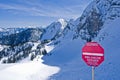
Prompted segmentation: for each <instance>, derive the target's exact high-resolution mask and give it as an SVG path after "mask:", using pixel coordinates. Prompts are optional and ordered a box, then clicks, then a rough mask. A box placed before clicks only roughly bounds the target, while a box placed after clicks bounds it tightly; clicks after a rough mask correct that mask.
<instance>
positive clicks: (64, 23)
mask: <svg viewBox="0 0 120 80" xmlns="http://www.w3.org/2000/svg"><path fill="white" fill-rule="evenodd" d="M58 21H59V22H60V23H61V29H62V30H63V29H64V28H65V27H66V26H67V22H66V21H65V20H64V19H62V18H61V19H58Z"/></svg>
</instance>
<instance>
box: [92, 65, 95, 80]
mask: <svg viewBox="0 0 120 80" xmlns="http://www.w3.org/2000/svg"><path fill="white" fill-rule="evenodd" d="M94 70H95V67H94V66H92V80H95V76H94Z"/></svg>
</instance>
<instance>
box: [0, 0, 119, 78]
mask: <svg viewBox="0 0 120 80" xmlns="http://www.w3.org/2000/svg"><path fill="white" fill-rule="evenodd" d="M119 25H120V1H119V0H93V1H92V2H91V3H90V4H89V5H88V7H87V8H86V9H85V10H84V12H83V14H82V15H81V16H80V17H79V18H77V19H76V20H72V19H71V20H70V21H66V20H64V19H59V20H58V21H56V22H53V23H51V24H50V25H49V26H48V27H47V28H45V29H41V28H27V29H3V28H1V29H0V62H1V63H6V64H0V80H19V79H20V80H21V79H22V80H88V79H91V67H90V66H87V65H86V64H85V63H84V61H83V60H82V58H81V55H82V52H81V49H82V47H83V46H84V44H85V43H86V42H88V41H96V42H98V43H100V44H101V45H102V46H103V48H104V50H105V61H104V62H103V63H102V64H101V65H100V66H99V67H96V68H95V80H119V77H120V74H119V72H120V69H119V67H120V63H119V56H120V54H119V52H120V49H119V48H120V45H119V44H120V42H119V40H120V34H119V33H120V30H119ZM12 30H13V32H9V31H12ZM8 63H12V64H8ZM5 76H7V77H5Z"/></svg>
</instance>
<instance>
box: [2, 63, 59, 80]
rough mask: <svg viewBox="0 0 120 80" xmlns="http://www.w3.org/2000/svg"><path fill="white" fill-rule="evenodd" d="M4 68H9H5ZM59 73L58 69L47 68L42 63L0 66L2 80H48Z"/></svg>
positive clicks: (53, 67)
mask: <svg viewBox="0 0 120 80" xmlns="http://www.w3.org/2000/svg"><path fill="white" fill-rule="evenodd" d="M1 66H2V68H1ZM3 66H7V67H4V68H3ZM58 71H59V68H58V67H55V66H47V65H44V64H42V63H41V62H40V61H33V62H28V63H18V64H9V65H5V64H0V80H47V79H48V78H49V76H51V75H53V74H55V73H57V72H58Z"/></svg>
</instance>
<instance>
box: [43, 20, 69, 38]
mask: <svg viewBox="0 0 120 80" xmlns="http://www.w3.org/2000/svg"><path fill="white" fill-rule="evenodd" d="M66 26H67V21H65V20H64V19H59V20H58V21H57V22H53V23H51V24H50V25H49V26H48V27H47V28H46V29H45V33H44V35H43V36H42V40H55V39H56V38H58V37H60V36H61V34H62V33H63V31H64V29H65V27H66Z"/></svg>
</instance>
